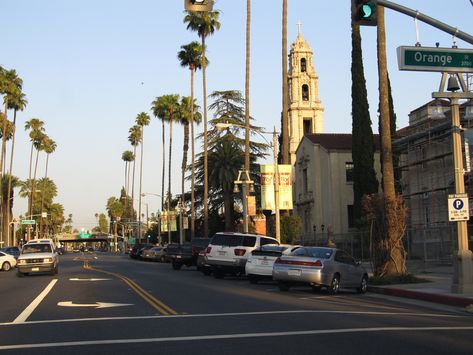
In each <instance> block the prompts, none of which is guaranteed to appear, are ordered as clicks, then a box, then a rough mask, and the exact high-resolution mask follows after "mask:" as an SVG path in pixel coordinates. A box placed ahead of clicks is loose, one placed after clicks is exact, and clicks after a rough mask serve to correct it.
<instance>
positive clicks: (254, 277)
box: [248, 274, 258, 284]
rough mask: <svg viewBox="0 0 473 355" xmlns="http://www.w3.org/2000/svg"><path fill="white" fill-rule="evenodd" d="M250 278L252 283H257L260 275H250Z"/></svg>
mask: <svg viewBox="0 0 473 355" xmlns="http://www.w3.org/2000/svg"><path fill="white" fill-rule="evenodd" d="M248 280H250V284H257V283H258V276H256V275H251V274H250V275H248Z"/></svg>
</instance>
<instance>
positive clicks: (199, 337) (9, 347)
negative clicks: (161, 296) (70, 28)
mask: <svg viewBox="0 0 473 355" xmlns="http://www.w3.org/2000/svg"><path fill="white" fill-rule="evenodd" d="M459 330H473V326H465V327H460V326H457V327H382V328H346V329H317V330H300V331H292V332H291V331H289V332H271V333H242V334H221V335H193V336H181V337H166V338H142V339H105V340H85V341H67V342H57V343H37V344H12V345H3V346H0V350H15V349H36V348H53V347H55V348H57V347H64V346H88V345H107V344H138V343H164V342H182V341H196V340H198V341H202V340H221V339H244V338H265V337H266V338H269V337H281V336H301V335H319V334H343V333H371V332H373V333H379V332H404V331H409V332H413V331H459Z"/></svg>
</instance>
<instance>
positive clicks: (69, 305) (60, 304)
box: [57, 301, 133, 309]
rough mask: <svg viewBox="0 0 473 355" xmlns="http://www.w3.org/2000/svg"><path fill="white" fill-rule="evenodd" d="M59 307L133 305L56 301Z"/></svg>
mask: <svg viewBox="0 0 473 355" xmlns="http://www.w3.org/2000/svg"><path fill="white" fill-rule="evenodd" d="M57 305H58V306H59V307H94V308H95V309H97V308H111V307H124V306H133V304H131V303H107V302H95V303H73V302H72V301H62V302H58V303H57Z"/></svg>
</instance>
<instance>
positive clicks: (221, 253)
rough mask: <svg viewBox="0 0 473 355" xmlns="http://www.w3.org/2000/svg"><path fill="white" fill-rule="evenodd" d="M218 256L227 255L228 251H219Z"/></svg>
mask: <svg viewBox="0 0 473 355" xmlns="http://www.w3.org/2000/svg"><path fill="white" fill-rule="evenodd" d="M218 255H227V252H226V251H219V252H218Z"/></svg>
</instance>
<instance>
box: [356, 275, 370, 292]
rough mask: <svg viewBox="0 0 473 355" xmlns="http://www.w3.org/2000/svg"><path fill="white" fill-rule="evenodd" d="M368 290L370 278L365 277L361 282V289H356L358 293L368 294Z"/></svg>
mask: <svg viewBox="0 0 473 355" xmlns="http://www.w3.org/2000/svg"><path fill="white" fill-rule="evenodd" d="M367 290H368V276H366V275H363V277H362V278H361V282H360V287H358V288H357V289H356V291H357V292H358V293H366V291H367Z"/></svg>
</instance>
